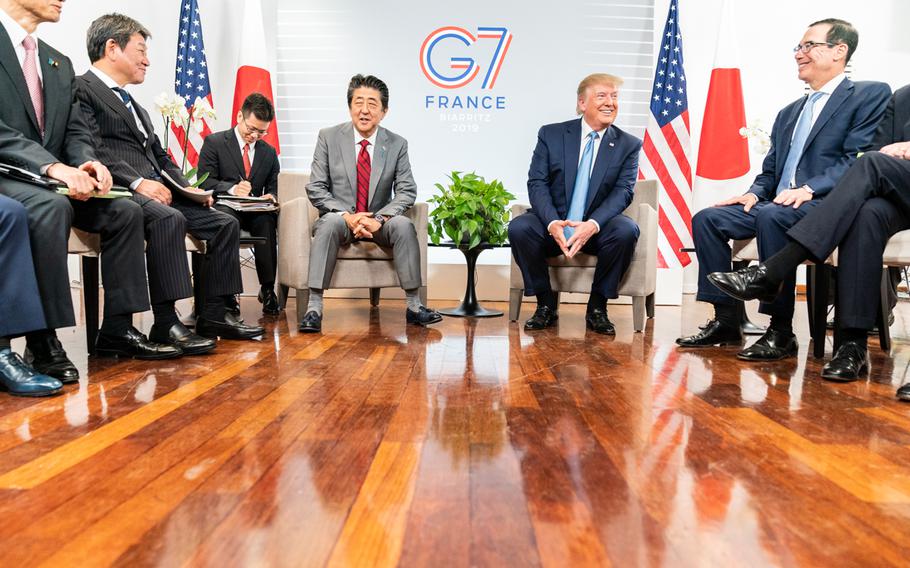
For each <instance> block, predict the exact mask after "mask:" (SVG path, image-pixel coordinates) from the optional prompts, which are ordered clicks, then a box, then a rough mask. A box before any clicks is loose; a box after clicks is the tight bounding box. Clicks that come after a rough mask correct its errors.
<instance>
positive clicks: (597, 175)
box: [579, 126, 616, 212]
mask: <svg viewBox="0 0 910 568" xmlns="http://www.w3.org/2000/svg"><path fill="white" fill-rule="evenodd" d="M580 135H581V133H579V136H580ZM614 140H616V130H614V129H613V127H612V126H609V127H607V130H606V131H605V132H604V136H603V140H601V141H600V147H599V148H598V149H597V157H596V158H594V170H593V171H592V172H591V181H590V183H589V184H588V196H587V198H586V199H585V212H587V211H588V208H589V207H591V202H592V201H594V197H595V196H596V195H597V192H598V190H599V189H600V185H601V183H603V178H604V174H606V173H607V166H609V165H610V162H612V161H613V158H614V157H615V156H616V152H613V151H612V150H613V147H614V142H613V141H614ZM579 144H580V142H579Z"/></svg>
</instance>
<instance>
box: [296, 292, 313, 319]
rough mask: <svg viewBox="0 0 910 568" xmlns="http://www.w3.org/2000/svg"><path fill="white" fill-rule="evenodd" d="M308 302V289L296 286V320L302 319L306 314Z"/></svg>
mask: <svg viewBox="0 0 910 568" xmlns="http://www.w3.org/2000/svg"><path fill="white" fill-rule="evenodd" d="M309 302H310V289H309V288H297V321H298V322H299V321H301V320H303V316H304V314H306V306H307V304H308V303H309Z"/></svg>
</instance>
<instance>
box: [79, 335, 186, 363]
mask: <svg viewBox="0 0 910 568" xmlns="http://www.w3.org/2000/svg"><path fill="white" fill-rule="evenodd" d="M95 353H97V354H98V355H99V356H101V357H132V358H133V359H145V360H150V361H156V360H158V359H173V358H174V357H180V356H181V355H183V351H181V350H180V348H179V347H175V346H174V345H167V344H165V343H156V342H154V341H149V339H148V338H147V337H146V336H144V335H143V334H142V333H140V332H139V330H138V329H136V328H135V327H130V328H129V329H127V330H126V333H124V334H123V335H112V334H107V333H104V332H102V331H99V332H98V339H96V340H95Z"/></svg>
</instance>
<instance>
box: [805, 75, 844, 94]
mask: <svg viewBox="0 0 910 568" xmlns="http://www.w3.org/2000/svg"><path fill="white" fill-rule="evenodd" d="M846 78H847V75H846V74H844V73H841V74H839V75H837V76H835V77H834V78H833V79H831V80H830V81H828V82H827V83H825V84H824V85H822V86H821V87H820V88H819V89H818V90H817V91H813V92H814V93H824V94H826V95H829V96H830V95H831V93H833V92H834V90H835V89H837V88H838V87H839V86H840V84H841V83H843V82H844V79H846Z"/></svg>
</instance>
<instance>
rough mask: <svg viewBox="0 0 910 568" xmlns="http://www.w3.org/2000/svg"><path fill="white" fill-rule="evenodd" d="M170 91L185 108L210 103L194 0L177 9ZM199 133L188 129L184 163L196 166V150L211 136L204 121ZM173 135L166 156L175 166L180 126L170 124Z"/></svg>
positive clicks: (182, 134)
mask: <svg viewBox="0 0 910 568" xmlns="http://www.w3.org/2000/svg"><path fill="white" fill-rule="evenodd" d="M174 91H175V92H176V93H177V94H178V95H180V96H181V97H183V98H184V100H186V108H187V110H188V111H190V112H192V109H191V107H192V106H193V103H194V102H195V101H196V97H202V98H204V99H208V101H209V104H210V105H211V104H212V89H211V87H210V86H209V68H208V64H207V63H206V60H205V45H204V44H203V42H202V18H201V16H200V14H199V6H198V4H197V2H196V0H183V5H182V6H181V10H180V33H179V34H178V36H177V71H176V73H175V79H174ZM197 120H202V125H203V128H202V132H197V131H196V130H195V127H193V128H190V132H189V144H187V146H186V161H187V163H188V164H190V165H191V166H192V167H194V168H195V167H196V163H197V162H198V161H199V150H200V149H202V139H203V138H205V137H206V136H208V135H209V134H211V133H212V129H211V128H210V127H209V125H208V123H206V122H205V120H204V119H202V118H200V119H197ZM171 132H173V133H174V135H173V136H171V137H170V140H169V141H168V148H167V150H168V153H169V154H170V155H171V159H173V160H174V162H175V163H176V164H178V165H180V164H182V163H183V143H184V140H185V136H186V132H185V131H184V128H183V126H182V125H179V124H175V123H173V122H172V123H171Z"/></svg>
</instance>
